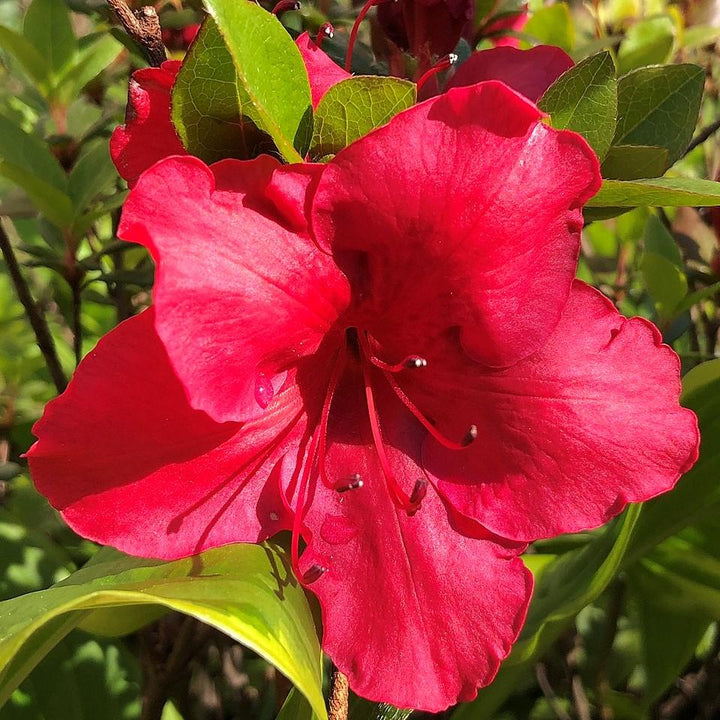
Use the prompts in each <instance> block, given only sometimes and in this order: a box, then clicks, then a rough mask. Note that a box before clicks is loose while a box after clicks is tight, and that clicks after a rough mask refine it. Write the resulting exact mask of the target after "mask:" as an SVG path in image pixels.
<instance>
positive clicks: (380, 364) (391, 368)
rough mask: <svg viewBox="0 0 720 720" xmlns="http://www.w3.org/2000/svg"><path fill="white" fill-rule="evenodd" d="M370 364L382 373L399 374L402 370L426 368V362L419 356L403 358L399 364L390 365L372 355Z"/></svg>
mask: <svg viewBox="0 0 720 720" xmlns="http://www.w3.org/2000/svg"><path fill="white" fill-rule="evenodd" d="M369 359H370V362H371V363H372V364H373V365H374V366H375V367H377V368H380V369H381V370H383V371H384V372H390V373H399V372H402V371H403V370H419V369H420V368H424V367H427V360H426V359H425V358H423V357H420V356H419V355H408V356H407V357H406V358H403V359H402V360H401V361H400V362H399V363H395V364H394V365H391V364H390V363H386V362H384V361H383V360H381V359H380V358H378V357H375V356H374V355H371V356H370V358H369Z"/></svg>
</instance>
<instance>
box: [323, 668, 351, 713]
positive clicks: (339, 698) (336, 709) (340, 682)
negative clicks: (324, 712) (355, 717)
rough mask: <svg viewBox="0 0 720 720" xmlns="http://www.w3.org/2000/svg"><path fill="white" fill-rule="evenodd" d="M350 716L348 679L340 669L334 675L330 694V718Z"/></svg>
mask: <svg viewBox="0 0 720 720" xmlns="http://www.w3.org/2000/svg"><path fill="white" fill-rule="evenodd" d="M347 716H348V679H347V677H346V676H345V675H344V674H343V673H341V672H340V671H339V670H336V671H335V674H334V675H333V683H332V692H331V694H330V708H329V710H328V718H329V720H347Z"/></svg>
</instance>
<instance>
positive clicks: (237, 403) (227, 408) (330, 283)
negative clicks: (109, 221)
mask: <svg viewBox="0 0 720 720" xmlns="http://www.w3.org/2000/svg"><path fill="white" fill-rule="evenodd" d="M318 171H319V169H318V167H317V166H299V167H298V168H295V167H294V166H289V167H284V168H282V167H281V166H280V165H279V163H278V162H277V161H276V160H274V159H272V158H269V157H267V156H262V157H259V158H256V159H255V160H250V161H239V160H224V161H222V162H220V163H218V164H216V165H214V166H213V168H212V169H210V168H208V167H207V166H205V165H204V164H203V163H202V162H201V161H200V160H198V159H197V158H191V157H186V158H169V159H167V160H165V161H164V162H162V163H158V164H157V165H155V166H154V167H153V168H151V169H150V170H148V171H147V172H146V173H144V174H143V176H142V177H141V178H140V180H139V182H138V184H137V185H136V186H135V188H134V189H133V191H132V192H131V193H130V196H129V198H128V200H127V202H126V203H125V208H124V211H123V217H122V221H121V223H120V228H119V235H120V236H121V237H123V238H124V239H126V240H131V241H134V242H138V243H142V244H144V245H146V246H147V247H149V248H150V250H151V252H152V254H153V257H154V258H155V261H156V262H157V265H158V269H157V274H156V281H155V290H154V298H155V307H156V320H155V326H156V328H157V331H158V334H159V335H160V337H161V339H162V340H163V342H164V344H165V347H166V348H167V351H168V355H169V356H170V361H171V363H172V366H173V368H174V369H175V372H176V373H177V375H178V377H179V378H180V380H181V382H182V383H183V386H184V387H185V389H186V391H187V393H188V397H189V399H190V402H191V404H192V406H193V407H195V408H197V409H200V410H204V411H205V412H207V413H208V414H209V415H210V416H211V417H212V418H214V419H215V420H217V421H218V422H224V421H229V420H248V419H250V418H252V417H257V416H258V415H260V414H261V413H262V411H263V409H264V407H265V406H266V404H267V401H268V399H269V398H270V397H271V396H272V394H273V393H274V392H276V391H277V388H278V387H279V385H280V384H281V381H282V377H281V375H279V374H281V373H282V372H284V371H285V370H286V369H287V368H288V367H290V366H291V365H292V364H293V363H295V362H297V360H298V358H300V357H303V356H307V355H309V354H311V353H313V352H314V351H315V350H316V349H317V347H318V346H319V344H320V342H321V340H322V339H323V337H324V336H325V334H326V333H327V332H328V330H329V329H330V328H331V327H332V325H333V323H334V322H335V320H336V319H337V317H338V315H339V314H340V312H342V310H343V309H344V308H345V306H346V304H347V302H348V287H347V281H346V280H345V277H344V276H343V275H342V273H341V272H340V271H339V270H338V268H337V267H336V265H335V264H334V262H333V260H332V258H330V257H329V256H328V255H327V254H324V253H322V252H320V251H319V250H318V248H317V246H316V245H315V243H314V242H313V241H312V240H311V239H310V238H309V237H308V235H307V234H306V233H305V232H304V230H303V229H302V228H300V229H299V226H301V225H302V221H303V219H304V217H305V214H304V213H305V208H304V204H305V193H306V191H307V188H308V186H309V185H310V184H311V183H312V182H314V179H315V176H316V173H317V172H318Z"/></svg>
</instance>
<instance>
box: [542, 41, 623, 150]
mask: <svg viewBox="0 0 720 720" xmlns="http://www.w3.org/2000/svg"><path fill="white" fill-rule="evenodd" d="M538 107H539V108H540V109H541V110H543V111H545V112H546V113H548V114H549V115H550V118H551V121H552V125H553V127H556V128H558V129H561V130H566V129H567V130H574V131H575V132H579V133H580V134H581V135H582V136H583V137H584V138H585V139H586V140H587V141H588V142H589V143H590V146H591V147H592V149H593V150H594V151H595V152H596V153H597V155H598V157H599V158H600V159H601V160H602V159H603V158H604V157H605V155H606V154H607V151H608V150H609V149H610V145H611V143H612V140H613V136H614V135H615V122H616V117H617V81H616V80H615V64H614V63H613V59H612V56H611V55H610V53H609V52H601V53H598V54H597V55H593V56H591V57H589V58H587V59H585V60H583V61H582V62H580V63H578V64H577V65H575V67H573V68H570V70H568V71H567V72H566V73H564V74H563V75H562V76H560V77H559V78H558V79H557V80H556V81H555V82H554V83H553V84H552V85H551V86H550V87H549V88H548V89H547V91H546V92H545V94H544V95H543V96H542V98H540V101H539V102H538Z"/></svg>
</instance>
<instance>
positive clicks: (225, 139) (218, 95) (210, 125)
mask: <svg viewBox="0 0 720 720" xmlns="http://www.w3.org/2000/svg"><path fill="white" fill-rule="evenodd" d="M172 121H173V124H174V125H175V129H176V130H177V133H178V135H179V136H180V139H181V140H182V142H183V145H185V147H186V148H187V150H188V152H189V153H190V154H192V155H197V156H198V157H200V158H202V159H203V160H204V161H205V162H206V163H213V162H216V161H217V160H222V159H223V158H240V159H247V158H251V157H254V155H255V154H256V150H257V149H258V146H263V145H264V146H267V145H268V144H269V145H270V147H272V145H273V144H272V140H271V139H270V138H269V137H268V135H267V134H266V133H264V132H263V131H262V130H260V129H259V128H258V127H257V124H256V123H259V122H260V118H259V116H258V114H257V113H256V112H255V108H254V105H253V104H252V102H251V101H250V98H249V97H248V95H247V93H246V92H245V89H244V87H243V85H242V83H240V80H239V78H238V75H237V72H236V71H235V65H234V64H233V59H232V56H231V55H230V52H229V51H228V49H227V47H226V46H225V41H224V40H223V38H222V35H220V31H219V30H218V28H217V25H216V24H215V21H214V20H213V19H212V18H211V17H208V18H207V19H206V20H205V22H204V23H203V26H202V29H201V30H200V32H199V34H198V36H197V38H196V39H195V42H194V43H193V44H192V45H191V47H190V50H189V51H188V53H187V55H186V56H185V59H184V60H183V64H182V67H181V68H180V72H179V73H178V75H177V78H176V80H175V84H174V85H173V91H172Z"/></svg>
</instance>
